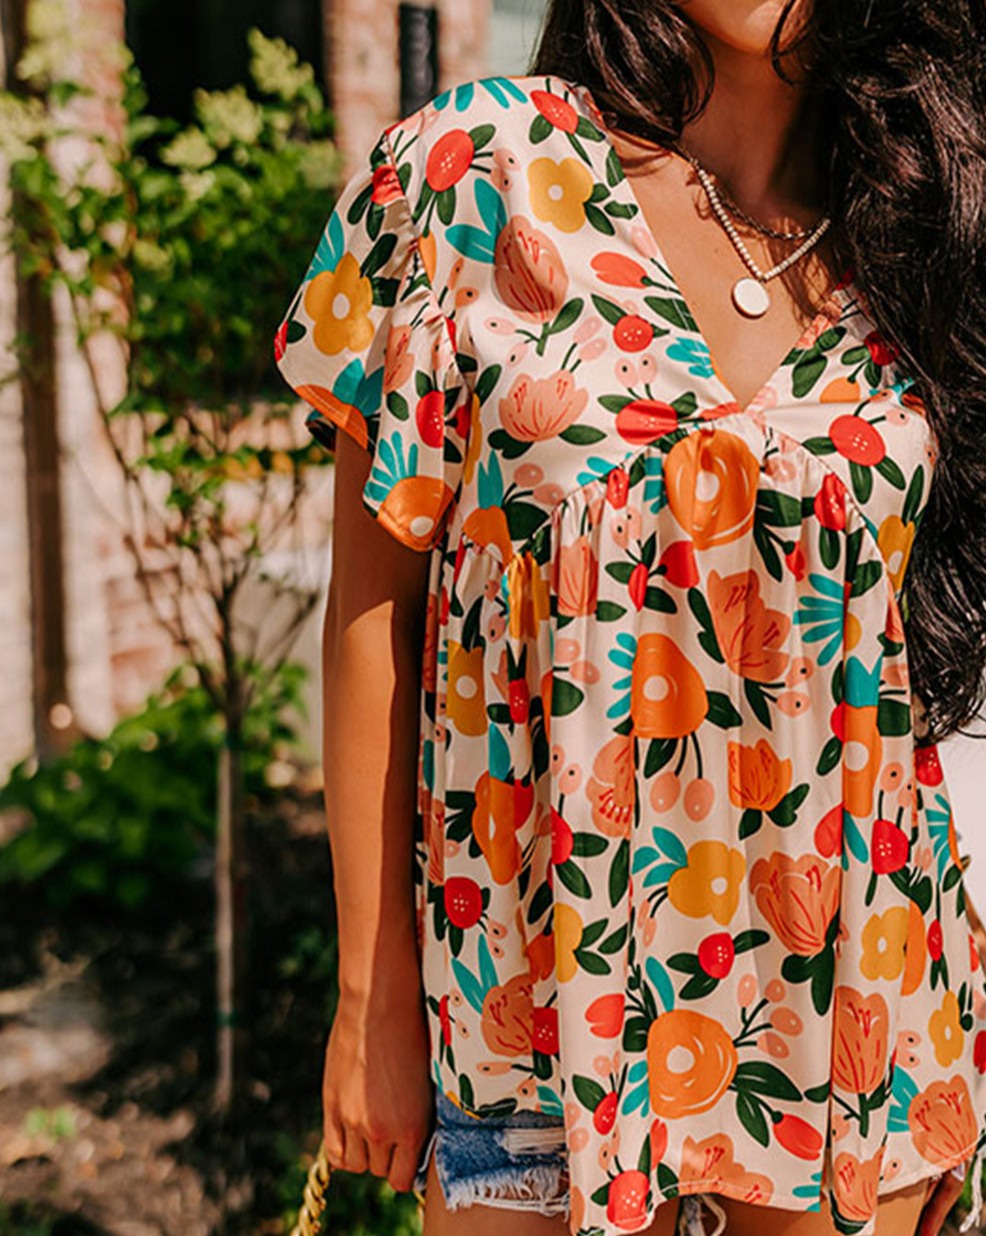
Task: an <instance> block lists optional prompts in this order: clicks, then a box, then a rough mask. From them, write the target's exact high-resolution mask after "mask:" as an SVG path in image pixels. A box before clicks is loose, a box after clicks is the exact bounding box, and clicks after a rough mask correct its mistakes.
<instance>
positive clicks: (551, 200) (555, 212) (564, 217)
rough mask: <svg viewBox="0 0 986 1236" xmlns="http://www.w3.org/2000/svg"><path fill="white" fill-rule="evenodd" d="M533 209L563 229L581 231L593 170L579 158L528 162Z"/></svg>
mask: <svg viewBox="0 0 986 1236" xmlns="http://www.w3.org/2000/svg"><path fill="white" fill-rule="evenodd" d="M527 185H528V190H529V192H530V198H531V210H533V212H534V213H535V215H537V217H538V218H539V219H541V220H543V221H544V222H545V223H553V224H554V225H555V227H556V228H558V230H559V231H560V232H577V231H578V230H579V228H580V227H581V226H582V224H583V223H584V222H585V203H586V200H587V198H588V197H589V195H590V194H591V193H592V173H591V172H590V171H589V169H588V168H587V167H586V166H585V164H584V163H581V162H579V160H578V159H572V158H569V159H558V160H555V159H549V158H548V157H547V156H544V157H543V158H540V159H532V160H531V162H530V163H529V164H528V165H527Z"/></svg>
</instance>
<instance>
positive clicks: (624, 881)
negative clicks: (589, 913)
mask: <svg viewBox="0 0 986 1236" xmlns="http://www.w3.org/2000/svg"><path fill="white" fill-rule="evenodd" d="M629 883H630V842H629V841H628V840H627V839H626V838H625V837H624V838H623V840H622V841H621V842H620V844H619V846H618V848H617V851H616V856H615V857H614V859H613V865H612V866H611V867H610V869H609V904H610V905H611V906H616V905H619V903H620V901H621V900H622V899H623V897H624V896H625V894H626V891H627V887H628V885H629Z"/></svg>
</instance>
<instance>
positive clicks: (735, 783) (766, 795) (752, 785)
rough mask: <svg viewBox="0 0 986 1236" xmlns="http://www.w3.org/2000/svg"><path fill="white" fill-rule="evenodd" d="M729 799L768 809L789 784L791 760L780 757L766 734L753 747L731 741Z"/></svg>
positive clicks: (774, 804) (742, 804) (740, 803)
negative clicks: (765, 736)
mask: <svg viewBox="0 0 986 1236" xmlns="http://www.w3.org/2000/svg"><path fill="white" fill-rule="evenodd" d="M728 751H729V801H730V802H731V803H732V804H733V805H734V806H736V807H753V808H755V809H756V810H759V811H770V810H771V809H772V808H774V807H776V806H777V804H778V803H779V802H780V801H781V799H782V798H783V797H784V795H785V794H786V793H787V792H788V790H789V789H790V788H791V769H792V766H791V761H790V760H789V759H783V760H782V759H780V758H779V757H778V756H777V755H776V754H775V752H774V749H773V747H772V746H771V745H770V743H769V742H768V741H767V740H766V738H759V739H758V740H757V744H756V746H755V747H748V746H745V745H743V744H742V743H738V742H731V743H730V744H729V747H728Z"/></svg>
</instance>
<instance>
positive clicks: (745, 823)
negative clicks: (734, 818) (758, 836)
mask: <svg viewBox="0 0 986 1236" xmlns="http://www.w3.org/2000/svg"><path fill="white" fill-rule="evenodd" d="M762 826H763V812H762V811H758V810H757V808H756V807H745V808H744V810H743V814H742V815H741V816H740V825H739V839H740V841H745V840H746V839H747V837H752V836H753V835H754V834H755V833H758V832H759V831H760V829H761V827H762Z"/></svg>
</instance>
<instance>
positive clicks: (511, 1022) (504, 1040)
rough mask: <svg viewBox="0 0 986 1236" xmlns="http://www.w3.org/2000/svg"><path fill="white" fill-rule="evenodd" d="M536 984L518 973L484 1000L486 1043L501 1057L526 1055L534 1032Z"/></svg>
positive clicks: (484, 1038) (493, 988)
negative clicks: (534, 994)
mask: <svg viewBox="0 0 986 1236" xmlns="http://www.w3.org/2000/svg"><path fill="white" fill-rule="evenodd" d="M533 992H534V981H533V979H532V978H531V976H530V974H515V975H514V977H513V978H511V979H508V980H507V981H506V983H503V984H502V985H501V986H498V987H492V988H491V989H490V990H489V991H488V992H487V993H486V997H485V998H484V1000H483V1020H482V1031H483V1041H484V1042H485V1044H486V1046H487V1047H488V1048H489V1049H490V1051H491V1052H493V1053H495V1054H496V1055H497V1056H524V1055H529V1054H530V1051H531V1039H532V1035H533V1033H534V997H533Z"/></svg>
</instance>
